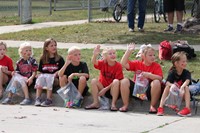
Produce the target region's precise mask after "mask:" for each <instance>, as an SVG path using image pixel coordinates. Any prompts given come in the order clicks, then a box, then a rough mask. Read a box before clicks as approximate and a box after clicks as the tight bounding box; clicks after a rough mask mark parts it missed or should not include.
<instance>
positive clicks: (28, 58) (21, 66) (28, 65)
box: [2, 42, 38, 105]
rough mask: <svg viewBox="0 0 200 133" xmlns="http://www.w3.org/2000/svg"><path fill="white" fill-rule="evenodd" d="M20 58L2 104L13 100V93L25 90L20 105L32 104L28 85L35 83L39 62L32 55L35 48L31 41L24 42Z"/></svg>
mask: <svg viewBox="0 0 200 133" xmlns="http://www.w3.org/2000/svg"><path fill="white" fill-rule="evenodd" d="M19 55H20V59H19V60H18V61H17V63H16V70H15V71H13V72H12V79H11V81H10V83H9V84H8V86H7V89H6V91H8V97H7V98H6V99H4V100H3V102H2V104H10V103H11V102H12V95H13V94H15V93H17V92H18V91H20V90H21V89H22V90H23V93H24V95H25V99H24V100H23V101H22V102H20V105H29V104H31V99H30V98H29V91H28V86H30V85H31V84H32V83H33V80H34V78H35V76H36V73H37V69H38V64H37V62H36V60H35V59H34V58H33V57H32V55H33V50H32V47H31V45H30V44H29V43H27V42H25V43H22V44H21V45H20V47H19Z"/></svg>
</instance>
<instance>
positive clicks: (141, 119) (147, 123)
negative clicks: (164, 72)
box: [0, 105, 200, 133]
mask: <svg viewBox="0 0 200 133" xmlns="http://www.w3.org/2000/svg"><path fill="white" fill-rule="evenodd" d="M0 110H1V113H0V132H2V133H27V132H28V133H36V132H39V133H55V132H58V133H72V132H73V133H147V132H151V133H177V132H180V133H188V132H190V133H196V132H199V130H200V127H199V123H200V119H199V117H187V118H184V117H178V116H170V115H169V116H156V115H150V114H144V113H133V112H127V113H122V112H110V111H99V110H91V111H85V110H84V109H67V108H60V107H47V108H45V107H34V106H20V105H0Z"/></svg>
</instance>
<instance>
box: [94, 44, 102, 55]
mask: <svg viewBox="0 0 200 133" xmlns="http://www.w3.org/2000/svg"><path fill="white" fill-rule="evenodd" d="M100 47H101V46H100V45H97V46H96V47H95V48H94V50H93V54H94V55H99V54H100V52H101V50H100Z"/></svg>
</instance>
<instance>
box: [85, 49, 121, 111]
mask: <svg viewBox="0 0 200 133" xmlns="http://www.w3.org/2000/svg"><path fill="white" fill-rule="evenodd" d="M99 54H100V45H97V46H96V47H95V48H94V51H93V56H92V63H93V65H94V67H95V68H96V69H98V70H100V75H99V79H96V78H94V79H92V81H91V89H92V97H93V103H92V104H90V105H88V106H86V107H85V109H98V108H99V107H100V104H99V100H98V96H103V95H105V96H106V97H109V98H110V97H112V103H111V108H110V110H111V111H117V110H118V108H117V107H116V101H117V99H118V97H119V85H120V80H121V79H123V77H124V76H123V71H122V65H121V64H120V63H119V62H117V61H116V50H114V49H113V48H112V47H106V48H105V49H103V51H102V56H103V59H102V60H97V57H98V55H99Z"/></svg>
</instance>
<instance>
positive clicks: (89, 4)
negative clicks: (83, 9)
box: [88, 0, 91, 22]
mask: <svg viewBox="0 0 200 133" xmlns="http://www.w3.org/2000/svg"><path fill="white" fill-rule="evenodd" d="M90 2H91V1H90V0H88V22H91V3H90Z"/></svg>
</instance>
